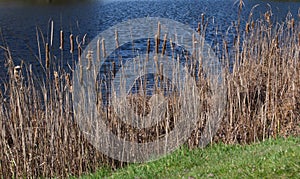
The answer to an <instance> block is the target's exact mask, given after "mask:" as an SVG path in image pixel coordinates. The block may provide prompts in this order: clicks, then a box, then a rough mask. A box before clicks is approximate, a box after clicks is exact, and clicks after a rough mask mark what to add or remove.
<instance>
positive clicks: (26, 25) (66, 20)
mask: <svg viewBox="0 0 300 179" xmlns="http://www.w3.org/2000/svg"><path fill="white" fill-rule="evenodd" d="M256 4H259V6H258V7H257V8H255V10H254V16H255V18H258V17H259V16H261V15H262V14H263V13H264V12H265V11H266V10H268V9H269V8H270V7H271V8H272V12H273V14H274V16H273V18H274V19H276V20H278V21H283V20H284V19H285V18H286V15H287V14H288V12H291V14H292V15H293V16H295V17H297V15H298V10H299V7H300V3H299V2H292V1H271V0H269V1H268V0H265V1H259V0H245V1H244V9H243V11H242V16H241V17H242V23H245V22H246V21H247V20H248V15H249V12H250V11H251V8H252V7H253V6H255V5H256ZM237 6H238V4H237V3H236V1H235V0H226V1H225V0H176V1H171V0H151V1H134V0H124V1H123V0H119V1H118V0H105V1H101V0H95V1H88V2H80V3H73V2H72V1H71V3H64V4H56V3H54V4H44V3H42V4H40V3H19V2H11V1H1V2H0V29H1V36H2V37H1V40H0V45H1V46H8V47H9V49H10V51H11V53H12V57H13V61H14V63H15V65H19V64H21V62H24V63H26V64H32V68H33V71H34V72H35V73H36V74H40V73H42V67H41V65H43V63H44V62H40V61H39V60H37V59H38V58H39V50H38V43H37V34H38V35H39V38H40V41H41V43H42V42H43V41H44V42H49V41H50V31H51V30H50V24H51V21H52V20H53V25H54V39H53V46H52V48H53V49H54V50H57V52H58V54H60V52H59V31H60V30H63V31H64V33H65V36H66V37H65V38H66V39H67V38H68V37H69V35H70V34H71V33H73V34H75V35H78V36H79V37H80V38H82V37H84V35H85V34H86V38H87V40H92V39H93V38H94V37H95V36H96V35H97V34H99V33H100V32H102V31H104V30H105V29H107V28H109V27H111V26H113V25H116V24H118V23H119V22H122V21H126V20H129V19H134V18H143V17H162V18H169V19H172V20H175V21H178V22H181V23H183V24H186V25H189V26H190V27H191V28H193V29H196V28H197V25H198V22H200V21H201V14H205V18H206V19H209V22H210V23H211V24H210V25H209V26H208V29H207V34H206V37H205V38H206V39H205V40H206V41H207V42H208V43H209V44H210V45H212V46H213V45H214V43H218V42H216V41H215V39H221V38H222V36H223V35H224V34H225V33H226V31H227V30H228V28H229V26H230V25H231V24H232V22H233V21H236V20H237V18H238V7H237ZM296 19H298V18H296ZM216 31H217V32H218V33H216ZM42 36H43V38H42ZM66 45H67V44H66ZM43 54H44V50H43V48H42V53H41V57H42V59H44V56H43ZM56 58H61V57H59V56H57V57H56ZM63 58H64V61H63V62H62V64H61V65H62V66H63V68H64V69H65V70H66V71H68V70H70V68H69V67H68V64H72V63H74V60H73V59H77V57H76V55H74V56H72V55H71V54H70V53H69V49H67V48H66V49H65V50H64V57H63ZM41 63H42V64H41ZM5 69H6V67H5V53H4V50H3V49H1V50H0V79H1V82H0V84H1V85H3V81H5V80H6V78H7V72H6V70H5Z"/></svg>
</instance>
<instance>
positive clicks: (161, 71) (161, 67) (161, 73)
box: [159, 63, 164, 81]
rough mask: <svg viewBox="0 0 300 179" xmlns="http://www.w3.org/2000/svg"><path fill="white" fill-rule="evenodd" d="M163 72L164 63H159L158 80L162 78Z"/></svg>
mask: <svg viewBox="0 0 300 179" xmlns="http://www.w3.org/2000/svg"><path fill="white" fill-rule="evenodd" d="M163 72H164V64H163V63H160V64H159V76H160V80H161V81H162V80H163Z"/></svg>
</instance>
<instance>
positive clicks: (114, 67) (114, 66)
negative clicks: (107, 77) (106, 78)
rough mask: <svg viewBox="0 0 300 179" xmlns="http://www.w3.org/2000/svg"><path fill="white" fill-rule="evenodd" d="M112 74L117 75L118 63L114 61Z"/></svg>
mask: <svg viewBox="0 0 300 179" xmlns="http://www.w3.org/2000/svg"><path fill="white" fill-rule="evenodd" d="M112 75H113V77H115V75H116V63H115V62H112Z"/></svg>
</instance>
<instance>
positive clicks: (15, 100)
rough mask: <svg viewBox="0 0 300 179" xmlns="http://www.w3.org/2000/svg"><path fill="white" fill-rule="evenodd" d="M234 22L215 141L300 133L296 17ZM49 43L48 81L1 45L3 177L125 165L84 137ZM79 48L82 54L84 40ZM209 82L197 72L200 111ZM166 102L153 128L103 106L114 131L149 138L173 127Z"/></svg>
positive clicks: (143, 102) (68, 83)
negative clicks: (165, 115)
mask: <svg viewBox="0 0 300 179" xmlns="http://www.w3.org/2000/svg"><path fill="white" fill-rule="evenodd" d="M205 21H206V20H205V18H204V16H203V19H202V22H201V23H200V24H199V29H198V31H199V33H201V35H204V34H205V31H206V30H205V29H206V28H205V27H206V25H207V24H206V23H205ZM236 28H237V32H238V33H237V34H235V35H236V41H235V44H234V47H233V48H231V49H229V48H228V45H227V44H228V42H227V41H226V40H225V39H224V42H223V44H220V45H222V46H223V49H224V50H223V53H222V54H221V56H222V59H221V60H222V62H224V64H225V70H224V73H223V74H222V75H223V76H224V77H225V78H224V79H225V80H224V84H225V87H226V88H227V94H226V97H227V106H226V112H225V114H224V116H223V118H222V124H221V126H220V129H219V130H218V133H217V135H216V136H215V137H214V141H215V142H220V141H222V142H225V143H251V142H254V141H260V140H264V139H266V138H270V137H278V136H289V135H296V136H299V134H300V119H299V116H300V115H299V112H300V103H299V100H300V99H299V98H300V63H299V60H300V58H299V55H300V54H299V53H300V24H299V21H297V20H295V19H293V18H292V17H289V16H288V17H287V19H286V21H284V22H271V18H270V12H266V14H265V16H264V17H262V18H260V19H258V20H255V21H254V20H252V18H249V21H248V22H247V23H246V27H241V23H240V20H238V23H237V26H236ZM242 29H245V32H243V31H242ZM60 36H61V40H60V42H61V44H60V49H64V48H65V47H64V44H65V42H64V40H63V36H64V33H63V32H61V33H60ZM65 38H66V37H65ZM66 39H67V38H66ZM241 39H243V40H241ZM70 43H71V45H70V46H71V49H70V52H71V53H75V51H76V47H75V44H74V36H73V35H71V36H70ZM50 44H52V42H49V44H44V45H42V46H44V48H42V47H41V50H43V49H44V52H45V64H46V66H45V76H46V80H45V81H44V82H42V81H40V82H36V77H35V76H34V74H33V72H32V69H31V68H30V67H27V66H25V65H21V66H15V65H14V63H13V59H12V57H11V55H10V51H9V49H8V48H6V47H3V48H4V49H5V50H6V54H7V57H6V59H7V69H8V72H9V81H8V83H7V84H6V88H5V90H4V91H3V90H2V91H0V131H1V134H0V176H1V177H3V178H11V177H37V176H39V177H67V176H70V175H75V176H78V175H81V174H83V173H86V172H93V171H95V170H96V169H97V168H99V167H100V166H103V165H108V166H110V167H112V168H116V167H120V166H123V165H125V164H124V163H120V162H118V161H114V160H112V159H110V158H109V157H107V156H105V155H103V154H101V153H100V152H99V151H97V150H96V149H95V148H94V147H93V146H92V145H91V144H89V142H88V141H87V140H86V139H85V138H84V135H83V133H82V132H81V131H80V129H79V127H78V125H77V124H76V122H75V121H74V115H73V107H72V80H71V79H70V76H71V74H68V73H66V72H64V71H63V70H62V69H56V68H54V67H53V64H54V62H53V60H55V59H54V58H53V54H52V51H51V48H49V45H50ZM50 46H51V45H50ZM74 48H75V49H74ZM77 52H78V53H79V54H80V53H81V47H80V44H79V45H78V49H77ZM230 62H233V66H230V65H229V64H230ZM231 68H232V72H230V69H231ZM161 69H163V67H161ZM207 84H208V82H207V79H205V77H204V75H203V76H200V78H199V83H198V85H199V87H200V90H199V93H201V94H200V96H201V99H202V101H201V116H205V115H206V114H207V113H208V111H209V109H210V102H209V99H210V89H209V88H210V87H209V85H207ZM128 99H129V101H131V104H132V105H135V109H136V110H140V112H139V113H143V112H144V113H147V111H149V105H150V103H149V99H148V98H145V97H144V96H139V95H135V96H129V97H128ZM99 100H100V101H101V99H99ZM98 104H99V105H101V104H102V103H101V102H98ZM168 105H169V106H170V107H169V108H168V109H170V111H168V112H169V114H170V115H169V118H170V120H169V123H166V122H162V123H160V124H159V125H158V126H156V127H154V128H152V129H149V130H135V129H132V128H131V127H128V126H124V125H123V124H121V125H120V124H118V123H117V120H116V118H115V116H114V111H113V109H107V110H104V111H102V113H103V115H104V116H106V117H107V119H108V123H109V124H110V126H111V128H112V130H113V131H114V132H115V133H116V134H118V135H120V136H122V137H126V136H128V139H129V140H132V141H139V142H146V141H152V140H155V139H156V138H157V137H159V136H160V135H163V134H165V133H166V128H168V129H172V127H173V125H174V118H175V117H174V116H176V115H177V114H176V109H177V108H180V106H178V105H177V104H176V96H175V97H174V98H170V99H169V100H168ZM172 106H173V107H172ZM174 106H175V107H174ZM99 109H101V107H100V108H99ZM172 109H173V110H172ZM174 109H175V110H174ZM172 119H173V121H172ZM166 126H167V127H166ZM124 129H125V130H124ZM158 129H159V130H158ZM202 131H203V124H201V123H199V124H198V129H197V130H195V131H194V132H193V133H192V135H191V137H190V138H189V140H188V144H189V146H191V147H195V146H197V145H198V141H199V137H200V136H201V132H202ZM139 133H142V134H145V135H146V136H147V137H143V135H139Z"/></svg>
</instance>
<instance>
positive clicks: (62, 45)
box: [59, 30, 64, 50]
mask: <svg viewBox="0 0 300 179" xmlns="http://www.w3.org/2000/svg"><path fill="white" fill-rule="evenodd" d="M59 49H60V50H63V49H64V31H62V30H61V31H60V46H59Z"/></svg>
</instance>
